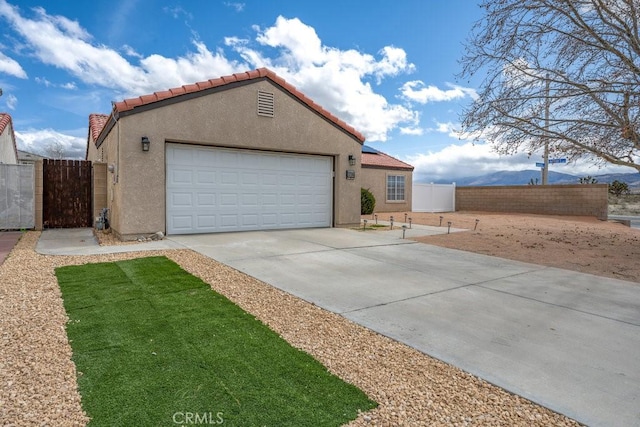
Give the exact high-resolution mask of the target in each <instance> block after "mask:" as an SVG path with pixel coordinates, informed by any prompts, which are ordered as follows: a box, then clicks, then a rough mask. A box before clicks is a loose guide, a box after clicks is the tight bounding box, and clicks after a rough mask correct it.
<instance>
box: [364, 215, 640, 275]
mask: <svg viewBox="0 0 640 427" xmlns="http://www.w3.org/2000/svg"><path fill="white" fill-rule="evenodd" d="M624 213H626V212H624ZM390 215H393V216H394V218H395V221H396V224H398V225H400V224H402V221H404V212H393V213H380V214H378V218H379V219H381V220H388V218H389V216H390ZM440 216H442V217H443V219H442V224H443V226H444V227H446V226H447V222H449V221H451V223H452V224H451V226H452V227H453V228H464V229H467V230H468V231H463V232H456V233H451V234H442V235H436V236H425V237H420V238H417V239H416V240H418V241H420V242H423V243H428V244H431V245H437V246H443V247H446V248H452V249H460V250H464V251H469V252H476V253H481V254H486V255H493V256H498V257H502V258H508V259H513V260H517V261H524V262H530V263H533V264H540V265H546V266H549V267H558V268H564V269H568V270H575V271H580V272H583V273H590V274H595V275H599V276H605V277H613V278H616V279H622V280H628V281H632V282H636V283H640V229H634V228H629V227H627V226H625V225H622V224H619V223H615V222H610V221H600V220H598V219H595V218H592V217H569V216H542V215H528V214H493V213H486V212H450V213H417V212H413V213H408V217H410V218H411V219H412V222H413V223H414V224H424V225H432V226H439V224H440ZM363 218H370V216H368V215H367V216H363ZM476 220H479V221H478V222H477V227H476ZM474 227H475V230H474Z"/></svg>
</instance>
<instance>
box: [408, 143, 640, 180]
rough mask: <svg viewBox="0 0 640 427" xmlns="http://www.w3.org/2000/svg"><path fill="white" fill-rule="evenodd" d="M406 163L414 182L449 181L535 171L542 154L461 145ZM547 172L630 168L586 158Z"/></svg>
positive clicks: (587, 172)
mask: <svg viewBox="0 0 640 427" xmlns="http://www.w3.org/2000/svg"><path fill="white" fill-rule="evenodd" d="M403 160H405V161H407V163H409V164H411V165H413V166H414V167H415V171H414V179H416V180H420V181H437V180H450V181H455V180H456V179H460V178H466V177H474V176H481V175H485V174H489V173H493V172H498V171H523V170H539V168H537V167H536V162H542V153H533V154H532V155H531V156H528V155H527V154H526V153H518V154H515V155H512V156H505V155H500V154H498V153H497V152H496V151H494V150H493V147H492V145H491V144H489V143H476V144H473V143H472V142H461V143H460V144H452V145H449V146H447V147H444V148H443V149H441V150H440V151H435V152H427V153H420V154H416V155H413V156H407V157H406V159H403ZM549 170H550V171H554V172H560V173H566V174H571V175H576V176H587V175H599V174H606V173H617V172H619V173H629V172H633V170H632V169H631V168H624V167H616V166H612V165H607V166H606V167H602V168H598V167H596V166H594V164H593V162H589V161H588V159H582V160H576V161H572V162H569V163H568V164H565V165H552V166H551V167H550V169H549Z"/></svg>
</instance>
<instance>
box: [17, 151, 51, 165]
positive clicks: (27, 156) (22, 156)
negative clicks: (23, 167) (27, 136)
mask: <svg viewBox="0 0 640 427" xmlns="http://www.w3.org/2000/svg"><path fill="white" fill-rule="evenodd" d="M42 159H45V157H44V156H41V155H39V154H34V153H29V152H28V151H22V150H18V163H20V162H35V161H36V160H42Z"/></svg>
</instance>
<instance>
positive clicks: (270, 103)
mask: <svg viewBox="0 0 640 427" xmlns="http://www.w3.org/2000/svg"><path fill="white" fill-rule="evenodd" d="M274 114H275V107H274V100H273V94H272V93H269V92H262V91H261V90H259V91H258V115H259V116H264V117H273V116H274Z"/></svg>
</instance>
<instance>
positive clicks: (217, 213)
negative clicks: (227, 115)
mask: <svg viewBox="0 0 640 427" xmlns="http://www.w3.org/2000/svg"><path fill="white" fill-rule="evenodd" d="M166 150H167V152H166V155H167V156H166V159H167V160H166V161H167V165H166V167H167V169H166V170H167V233H168V234H191V233H212V232H224V231H246V230H265V229H284V228H309V227H330V226H331V222H332V221H331V219H332V211H333V204H332V198H333V197H332V195H333V187H332V185H333V179H332V176H333V172H332V170H333V165H332V159H331V158H330V157H325V156H307V155H299V154H284V153H271V152H264V151H253V150H236V149H227V148H211V147H199V146H191V145H181V144H167V148H166Z"/></svg>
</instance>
